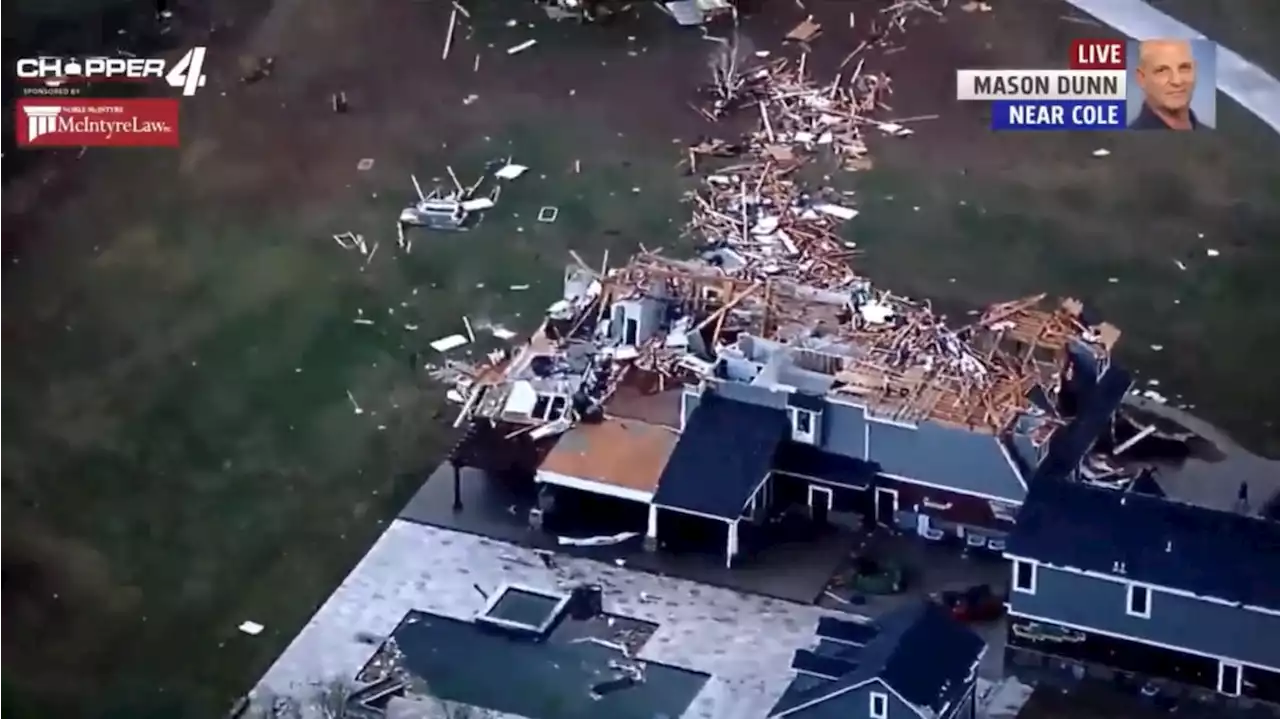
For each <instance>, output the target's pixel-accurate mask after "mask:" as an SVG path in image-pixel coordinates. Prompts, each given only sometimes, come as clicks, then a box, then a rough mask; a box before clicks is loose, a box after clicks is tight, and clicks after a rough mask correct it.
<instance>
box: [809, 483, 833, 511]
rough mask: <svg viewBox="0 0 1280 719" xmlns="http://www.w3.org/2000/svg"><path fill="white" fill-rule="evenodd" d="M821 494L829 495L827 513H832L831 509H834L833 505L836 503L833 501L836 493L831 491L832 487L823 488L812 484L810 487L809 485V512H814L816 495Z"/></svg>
mask: <svg viewBox="0 0 1280 719" xmlns="http://www.w3.org/2000/svg"><path fill="white" fill-rule="evenodd" d="M819 493H821V494H825V495H827V501H826V505H827V511H828V512H830V511H831V507H832V505H833V503H834V501H833V500H834V499H835V493H834V492H832V491H831V488H830V487H823V486H820V485H817V484H810V485H809V510H810V511H812V510H813V507H814V501H813V498H814V495H816V494H819Z"/></svg>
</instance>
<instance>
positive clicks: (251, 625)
mask: <svg viewBox="0 0 1280 719" xmlns="http://www.w3.org/2000/svg"><path fill="white" fill-rule="evenodd" d="M263 629H266V627H264V626H262V625H261V624H259V623H257V622H249V621H245V622H241V623H240V631H242V632H244V633H245V634H248V635H249V636H251V637H256V636H258V635H259V634H261V633H262V630H263Z"/></svg>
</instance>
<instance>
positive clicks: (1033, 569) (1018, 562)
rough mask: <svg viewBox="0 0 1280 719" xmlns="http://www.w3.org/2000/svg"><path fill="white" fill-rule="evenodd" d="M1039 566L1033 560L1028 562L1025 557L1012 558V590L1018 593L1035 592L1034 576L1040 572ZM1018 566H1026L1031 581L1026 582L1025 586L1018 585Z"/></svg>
mask: <svg viewBox="0 0 1280 719" xmlns="http://www.w3.org/2000/svg"><path fill="white" fill-rule="evenodd" d="M1039 567H1040V565H1038V564H1036V563H1035V562H1028V561H1027V560H1025V559H1015V560H1013V581H1012V582H1010V584H1012V585H1013V591H1015V592H1017V593H1019V594H1035V593H1036V578H1037V576H1038V575H1039V574H1040V571H1039ZM1019 568H1026V570H1027V572H1029V574H1028V575H1027V576H1029V577H1030V579H1031V581H1030V582H1029V583H1028V584H1027V586H1019V584H1018V569H1019Z"/></svg>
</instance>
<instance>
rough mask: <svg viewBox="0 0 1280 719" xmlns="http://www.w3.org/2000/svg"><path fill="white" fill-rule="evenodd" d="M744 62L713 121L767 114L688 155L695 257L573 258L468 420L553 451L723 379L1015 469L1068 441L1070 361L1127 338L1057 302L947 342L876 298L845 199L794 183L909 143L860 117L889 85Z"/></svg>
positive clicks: (1005, 310)
mask: <svg viewBox="0 0 1280 719" xmlns="http://www.w3.org/2000/svg"><path fill="white" fill-rule="evenodd" d="M856 52H857V51H855V53H854V54H856ZM736 58H737V53H736V49H734V48H730V51H729V52H728V53H727V54H726V55H725V56H724V57H723V58H721V61H720V64H719V65H716V64H714V63H713V69H714V73H715V87H714V88H712V93H713V100H712V109H711V110H708V111H707V112H708V114H710V115H712V116H713V117H714V116H717V115H720V114H724V113H727V112H730V111H733V110H734V109H738V108H741V109H744V111H751V112H756V113H758V114H759V117H760V122H759V129H758V130H757V131H755V132H752V133H750V134H749V135H747V136H746V137H745V138H744V139H743V141H742V142H740V143H737V144H731V143H727V142H724V141H720V140H702V141H699V143H698V144H697V145H695V146H692V147H690V148H688V149H687V154H688V157H687V159H686V162H687V163H688V164H689V167H690V169H691V170H693V171H694V172H699V171H702V172H704V173H705V176H704V177H703V178H702V184H701V186H700V188H699V189H698V190H697V191H695V192H692V193H690V194H689V195H688V198H687V200H688V203H689V205H690V207H691V219H690V222H689V223H688V225H687V226H686V228H685V234H686V235H687V236H690V237H692V238H693V239H694V240H695V241H696V242H698V243H699V246H700V248H701V249H700V253H699V255H698V256H697V257H695V258H693V259H688V260H678V259H672V258H668V257H665V256H663V255H661V254H660V252H652V251H647V250H646V251H642V252H641V253H639V254H637V255H636V256H634V257H632V258H630V259H629V261H628V262H627V263H626V264H625V265H623V266H621V267H617V268H612V269H610V268H609V267H608V257H607V255H606V257H605V266H603V267H601V268H599V269H596V268H593V267H590V266H588V265H587V263H586V262H584V261H583V260H582V259H581V258H580V257H578V256H577V255H576V254H575V255H574V259H575V261H576V264H575V265H574V266H571V267H570V268H569V270H568V272H567V273H566V276H565V292H564V296H563V299H561V300H560V301H557V302H556V303H554V304H553V305H552V306H551V307H550V308H549V310H548V318H547V320H546V322H545V323H544V325H543V326H542V327H541V328H540V329H539V330H538V332H537V333H535V335H534V337H533V338H532V339H531V341H530V342H529V344H527V345H526V346H524V347H522V348H519V349H518V350H517V351H516V352H515V353H514V356H510V357H507V356H503V357H499V358H498V359H497V360H496V361H495V362H494V363H492V364H493V368H492V369H490V370H488V371H483V372H481V373H480V376H479V377H477V378H476V379H475V381H474V383H473V384H472V385H471V387H470V388H469V391H468V392H467V393H466V394H467V397H468V404H467V407H466V408H465V409H464V411H463V417H464V418H466V417H471V416H475V417H481V418H489V419H492V420H499V421H502V422H504V423H509V424H517V425H534V426H542V425H553V427H552V429H550V430H546V431H548V432H551V433H554V432H558V431H563V430H564V429H567V428H568V426H569V425H570V424H572V423H573V422H575V421H577V420H578V419H580V418H581V416H583V415H584V414H601V413H608V412H609V405H610V402H611V400H612V399H613V398H614V397H615V396H619V395H620V394H622V393H623V392H625V390H626V388H627V387H628V386H644V387H645V388H646V389H645V392H647V393H653V392H655V391H656V392H657V393H659V394H661V393H663V392H664V391H666V390H668V389H670V388H674V387H677V386H679V385H682V384H703V383H705V382H706V381H707V380H709V379H712V378H715V379H717V380H718V381H721V382H725V381H728V382H744V383H751V384H754V385H756V386H767V387H770V388H773V389H777V390H780V391H782V390H786V391H794V392H800V393H803V394H807V395H812V396H816V397H821V396H830V397H835V398H838V399H840V400H842V401H843V402H846V403H850V404H854V405H858V406H862V407H865V409H866V411H867V413H868V415H870V416H872V417H874V418H876V419H879V420H884V421H891V422H896V423H902V424H908V425H917V424H919V423H921V422H925V421H931V422H938V423H943V424H947V425H950V426H952V427H962V428H965V429H967V430H970V431H977V432H984V433H988V434H1008V433H1015V434H1020V435H1022V436H1025V437H1029V438H1031V440H1032V442H1031V444H1032V446H1031V447H1024V446H1017V447H1015V448H1014V450H1015V454H1016V455H1017V457H1024V458H1025V457H1029V456H1030V455H1032V454H1034V453H1035V452H1034V451H1033V450H1035V449H1036V448H1037V447H1038V446H1039V445H1040V444H1043V442H1044V441H1045V440H1046V439H1047V437H1048V436H1049V435H1050V434H1052V432H1053V431H1054V430H1055V429H1056V428H1057V427H1059V426H1061V425H1062V423H1063V422H1062V420H1060V419H1059V418H1058V417H1057V416H1056V410H1055V409H1052V408H1050V409H1045V408H1044V405H1045V404H1049V405H1053V404H1054V400H1055V395H1056V393H1057V391H1058V389H1059V384H1060V379H1061V377H1060V374H1061V372H1062V371H1063V368H1064V366H1065V365H1066V362H1065V358H1066V354H1067V349H1068V346H1071V347H1073V348H1074V351H1080V352H1086V353H1092V354H1093V355H1095V356H1097V357H1099V358H1101V359H1104V360H1105V359H1106V358H1107V357H1108V355H1109V354H1110V351H1111V349H1112V347H1113V345H1114V344H1115V342H1116V341H1117V339H1118V338H1119V334H1120V333H1119V331H1118V330H1116V329H1115V328H1114V327H1112V326H1111V325H1108V324H1105V323H1098V322H1095V321H1093V320H1092V319H1089V318H1087V316H1086V314H1085V312H1084V308H1083V306H1082V305H1081V303H1080V302H1078V301H1075V300H1067V301H1065V302H1062V303H1060V304H1058V305H1052V304H1048V303H1047V302H1046V301H1045V297H1044V295H1036V296H1033V297H1027V298H1024V299H1021V300H1016V301H1014V302H1008V303H1003V304H998V305H994V306H992V307H990V308H988V309H987V311H986V312H985V313H983V314H982V315H981V316H979V317H977V318H976V319H975V321H972V322H970V323H968V324H965V325H963V326H954V325H949V324H948V323H947V321H946V318H945V317H941V316H939V315H937V314H936V313H934V312H933V311H932V308H931V306H930V304H929V303H928V302H916V301H912V300H910V299H908V298H905V297H901V296H897V295H894V294H892V293H890V292H888V291H885V290H882V289H880V288H877V287H875V286H873V284H872V283H871V281H870V280H868V279H866V278H865V277H862V276H860V275H859V274H858V273H857V272H856V271H855V270H854V269H853V268H852V267H851V266H850V260H851V259H852V258H853V257H855V256H856V254H857V249H856V245H855V244H854V243H852V242H849V241H847V240H846V239H845V238H844V237H843V236H842V235H841V233H840V232H839V224H840V223H841V222H845V221H848V220H850V219H852V218H854V217H855V216H856V215H857V211H856V210H855V209H853V208H852V207H850V206H849V202H848V196H849V195H850V194H851V193H848V192H837V191H835V190H832V189H830V188H816V189H815V188H809V187H806V186H805V184H804V183H803V182H801V181H800V179H798V173H797V172H796V170H797V169H799V168H800V167H801V166H802V165H803V164H804V163H805V162H807V161H808V160H810V159H812V158H814V157H816V156H818V155H819V154H826V155H828V156H834V157H835V158H836V159H838V160H839V161H840V162H841V163H842V164H843V165H844V166H845V168H846V169H851V170H857V169H863V167H864V164H863V161H864V160H865V159H866V157H865V156H866V152H867V150H866V146H865V144H864V143H863V141H862V135H861V133H862V128H863V127H864V126H869V127H877V126H879V127H880V128H881V129H882V130H883V131H885V132H887V133H889V134H903V133H904V132H905V131H904V129H903V128H902V127H901V126H899V125H895V124H893V123H879V122H877V121H874V120H871V119H869V118H868V117H867V115H868V114H869V113H870V111H871V110H872V109H874V108H875V107H876V106H877V103H879V102H880V101H881V99H882V97H883V96H884V95H885V94H887V93H888V92H889V91H890V84H889V81H888V79H887V78H886V77H884V76H882V75H875V74H872V73H863V72H862V70H861V65H860V64H859V66H858V67H857V68H856V69H855V70H854V72H853V75H852V76H850V78H849V79H848V82H846V83H844V84H843V85H842V84H841V82H840V81H839V80H837V81H836V82H834V83H832V84H829V85H827V86H819V85H817V84H816V83H814V82H812V81H811V80H810V79H809V77H808V76H807V75H806V72H805V69H804V61H803V60H801V61H800V62H799V63H791V62H789V61H785V60H779V61H776V62H775V61H770V62H768V63H765V64H764V65H761V66H759V67H753V68H743V69H740V68H738V67H737V59H736ZM708 157H709V158H712V159H707V160H704V161H703V162H702V164H704V165H707V164H711V163H712V162H713V161H714V158H718V157H719V158H723V157H733V158H736V159H739V160H743V161H741V162H739V163H738V164H733V165H730V166H727V167H726V166H723V164H724V163H721V166H720V167H711V168H699V167H698V165H699V162H700V159H699V158H708ZM668 382H670V386H668ZM557 398H561V400H557ZM668 414H669V412H668ZM460 421H461V420H460ZM664 424H665V423H664ZM1015 424H1016V427H1015ZM668 426H670V425H668ZM1015 461H1016V458H1015Z"/></svg>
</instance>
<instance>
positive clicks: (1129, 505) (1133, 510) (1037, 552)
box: [1007, 480, 1280, 610]
mask: <svg viewBox="0 0 1280 719" xmlns="http://www.w3.org/2000/svg"><path fill="white" fill-rule="evenodd" d="M1007 546H1008V552H1009V553H1010V554H1013V555H1016V556H1021V557H1027V558H1028V559H1035V560H1037V561H1041V562H1044V563H1046V564H1052V565H1056V566H1061V567H1073V568H1077V569H1083V570H1089V571H1094V572H1100V573H1103V574H1114V573H1115V572H1114V569H1115V566H1116V562H1122V563H1123V564H1124V577H1125V578H1127V579H1132V580H1134V581H1138V582H1146V583H1149V584H1154V585H1159V586H1165V587H1171V588H1173V589H1181V590H1183V591H1188V592H1193V593H1195V594H1198V595H1201V596H1208V597H1214V598H1217V599H1222V600H1225V601H1228V602H1238V603H1242V604H1248V605H1252V606H1260V607H1267V608H1270V609H1278V610H1280V581H1278V580H1277V578H1278V577H1280V523H1277V522H1273V521H1271V520H1267V519H1261V518H1257V517H1250V516H1245V515H1242V514H1236V513H1233V512H1223V511H1219V510H1214V509H1207V508H1204V507H1198V506H1195V505H1190V504H1182V503H1178V502H1171V501H1168V500H1165V499H1162V498H1159V497H1152V496H1147V495H1144V494H1138V493H1133V492H1119V491H1116V490H1113V489H1105V488H1100V487H1092V486H1089V485H1086V484H1081V483H1078V482H1070V481H1066V480H1043V481H1040V482H1037V483H1036V484H1034V485H1033V486H1032V488H1031V492H1030V494H1029V495H1028V496H1027V501H1026V502H1025V503H1024V504H1023V505H1022V511H1021V512H1020V513H1019V515H1018V524H1017V526H1016V527H1015V528H1014V531H1013V534H1012V535H1010V537H1009V540H1008V545H1007Z"/></svg>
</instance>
